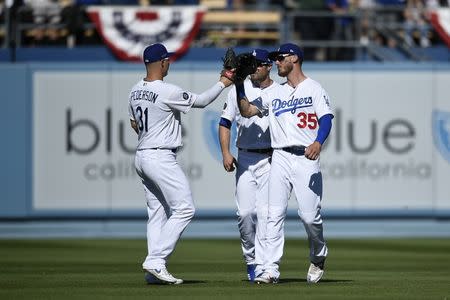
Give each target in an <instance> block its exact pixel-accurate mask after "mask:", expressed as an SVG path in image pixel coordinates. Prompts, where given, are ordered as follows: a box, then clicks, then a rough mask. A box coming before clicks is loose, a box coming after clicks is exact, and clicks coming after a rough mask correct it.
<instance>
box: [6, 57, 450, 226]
mask: <svg viewBox="0 0 450 300" xmlns="http://www.w3.org/2000/svg"><path fill="white" fill-rule="evenodd" d="M219 69H220V62H219V61H218V62H217V63H205V64H201V65H200V64H198V63H193V62H177V63H174V64H173V65H172V66H171V72H170V75H169V76H168V77H167V78H166V80H167V81H168V82H172V83H175V84H178V85H179V86H181V87H184V88H186V89H188V90H191V91H194V92H201V91H203V90H204V89H206V88H208V87H209V86H210V85H212V84H214V82H215V81H216V80H217V79H218V70H219ZM274 69H275V68H274ZM304 70H305V72H306V74H307V75H308V76H311V77H312V78H314V79H316V80H318V81H319V82H320V83H321V84H322V85H323V86H324V88H325V89H326V90H327V91H328V93H329V94H330V97H331V104H332V106H333V107H334V109H335V115H336V118H335V120H334V123H333V130H332V133H331V136H330V138H329V140H328V142H327V144H326V148H325V150H324V153H323V155H322V157H321V164H322V168H323V173H324V199H323V211H324V214H325V215H328V216H335V217H355V216H356V217H357V216H371V217H377V216H384V217H386V216H420V217H442V216H444V217H449V216H450V185H449V184H448V180H449V178H450V101H449V98H448V95H450V85H449V84H448V83H449V82H450V65H448V64H445V65H442V64H440V65H434V64H395V65H389V66H388V65H376V64H374V65H368V64H305V66H304ZM272 74H273V77H274V78H275V79H276V80H278V81H280V82H281V81H282V79H281V78H278V76H277V75H276V70H272ZM143 76H144V68H143V66H142V65H140V64H116V63H89V64H87V63H85V64H83V63H77V64H58V63H47V64H37V63H30V64H3V65H0V88H1V91H2V93H1V95H2V99H3V104H2V105H3V107H2V109H1V110H0V111H1V118H0V120H1V122H2V123H1V125H2V128H3V135H2V139H3V147H1V149H0V157H1V160H2V166H4V167H6V168H5V169H4V172H2V179H1V180H0V184H1V190H2V191H3V192H2V194H1V195H0V197H1V201H0V218H70V217H73V218H85V217H92V218H97V217H100V218H102V217H112V218H114V217H131V218H133V217H142V216H144V215H145V209H143V208H144V205H145V202H144V196H143V190H142V188H141V187H140V183H139V179H138V178H137V175H136V174H135V172H134V168H133V149H134V146H135V144H136V137H135V135H134V133H133V132H132V130H131V129H130V128H129V122H128V116H127V97H128V92H129V89H130V88H131V86H132V85H133V84H134V83H135V82H136V81H138V80H139V79H140V78H142V77H143ZM225 97H226V92H224V93H223V94H222V95H221V96H220V98H219V99H218V100H217V101H216V102H214V103H213V104H212V105H210V106H208V107H207V108H206V109H204V110H199V109H193V110H191V111H190V112H189V113H188V114H186V115H184V116H183V124H184V127H183V130H184V134H185V136H184V144H185V145H184V147H183V149H182V150H181V152H180V153H179V161H180V164H181V165H182V166H183V168H184V170H185V172H186V174H187V176H188V178H189V180H190V184H191V188H192V192H193V195H194V200H195V202H196V206H197V208H198V215H199V216H205V217H213V218H214V217H223V216H234V210H235V208H234V207H235V203H234V199H233V194H234V176H233V174H229V173H226V172H224V171H223V168H222V163H221V157H220V150H219V146H218V141H217V123H218V119H219V117H220V112H221V109H222V105H223V101H224V99H225ZM233 150H234V151H235V150H236V149H233ZM289 208H290V214H295V213H296V212H295V211H296V209H297V207H296V203H295V201H294V199H293V200H291V201H290V204H289Z"/></svg>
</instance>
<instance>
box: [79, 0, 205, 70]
mask: <svg viewBox="0 0 450 300" xmlns="http://www.w3.org/2000/svg"><path fill="white" fill-rule="evenodd" d="M87 12H88V15H89V17H90V19H91V20H92V22H93V23H94V24H95V26H96V28H97V31H98V32H99V34H100V35H101V37H102V38H103V40H104V42H105V43H106V45H108V47H109V48H110V49H111V50H112V51H113V53H114V54H115V55H116V56H117V57H118V58H119V59H121V60H125V61H142V52H143V51H144V49H145V47H147V46H148V45H151V44H153V43H162V44H164V46H166V48H167V50H168V51H170V52H175V55H174V56H173V59H177V58H178V57H180V56H181V55H183V54H184V53H185V52H186V51H187V50H188V49H189V46H190V44H191V42H192V41H193V40H194V38H195V36H196V35H197V33H198V31H199V29H200V25H201V22H202V18H203V15H204V13H205V8H204V7H202V6H149V7H141V6H90V7H88V10H87Z"/></svg>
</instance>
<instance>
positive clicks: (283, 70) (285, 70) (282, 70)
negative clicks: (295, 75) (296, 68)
mask: <svg viewBox="0 0 450 300" xmlns="http://www.w3.org/2000/svg"><path fill="white" fill-rule="evenodd" d="M277 67H278V76H280V77H286V76H287V75H288V74H289V73H290V72H291V71H292V68H293V66H292V64H291V63H289V64H287V63H285V64H284V65H283V66H282V65H278V66H277Z"/></svg>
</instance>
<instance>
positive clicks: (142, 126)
mask: <svg viewBox="0 0 450 300" xmlns="http://www.w3.org/2000/svg"><path fill="white" fill-rule="evenodd" d="M136 113H137V115H138V119H139V131H140V132H142V131H143V130H144V129H145V132H147V131H148V107H146V108H145V110H144V113H142V107H140V106H138V107H137V108H136ZM142 118H144V119H142Z"/></svg>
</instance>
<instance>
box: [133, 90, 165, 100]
mask: <svg viewBox="0 0 450 300" xmlns="http://www.w3.org/2000/svg"><path fill="white" fill-rule="evenodd" d="M158 96H159V95H158V94H156V93H153V92H152V91H148V90H137V91H133V92H132V93H131V95H130V100H131V101H139V100H145V101H150V102H152V103H155V102H156V99H157V98H158Z"/></svg>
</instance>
